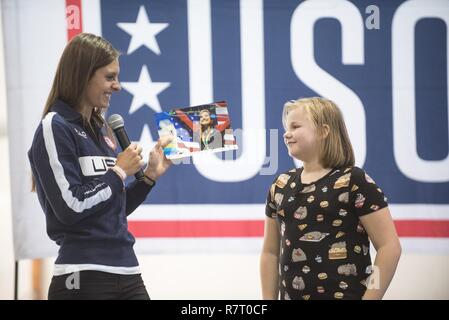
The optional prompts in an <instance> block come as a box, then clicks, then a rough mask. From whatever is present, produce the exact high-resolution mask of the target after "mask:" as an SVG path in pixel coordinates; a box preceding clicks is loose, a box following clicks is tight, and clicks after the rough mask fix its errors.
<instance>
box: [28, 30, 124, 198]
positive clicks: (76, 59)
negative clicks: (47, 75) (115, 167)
mask: <svg viewBox="0 0 449 320" xmlns="http://www.w3.org/2000/svg"><path fill="white" fill-rule="evenodd" d="M119 55H120V53H119V52H118V51H117V50H116V49H115V48H114V47H113V46H112V44H111V43H110V42H108V41H107V40H106V39H104V38H102V37H99V36H96V35H94V34H90V33H81V34H79V35H77V36H76V37H74V38H73V39H72V40H71V41H70V42H69V43H68V44H67V46H66V47H65V49H64V51H63V53H62V56H61V58H60V60H59V64H58V67H57V69H56V74H55V77H54V80H53V85H52V87H51V90H50V93H49V95H48V98H47V102H46V103H45V107H44V111H43V113H42V118H45V116H46V115H47V113H49V112H50V110H51V108H52V107H53V105H54V104H55V103H56V101H57V100H62V101H64V102H65V103H67V104H68V105H69V106H70V107H72V108H74V109H75V110H80V108H81V103H82V99H83V98H84V96H85V94H86V90H87V87H88V83H89V80H90V79H91V78H92V77H93V76H94V74H95V71H97V70H98V69H99V68H102V67H104V66H107V65H108V64H110V63H112V62H113V61H114V60H115V59H117V58H118V57H119ZM83 120H84V122H85V125H90V124H91V123H94V124H95V125H97V126H99V127H101V126H103V125H104V124H105V121H104V119H103V116H102V114H101V109H100V108H94V110H93V112H92V115H91V118H90V121H91V122H90V123H89V121H88V119H83ZM109 131H110V130H109ZM35 187H36V184H35V180H34V177H32V187H31V190H32V191H35Z"/></svg>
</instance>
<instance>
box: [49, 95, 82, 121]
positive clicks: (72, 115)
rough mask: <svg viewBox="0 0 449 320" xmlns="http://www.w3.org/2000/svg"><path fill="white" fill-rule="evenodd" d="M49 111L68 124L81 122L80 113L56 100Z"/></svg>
mask: <svg viewBox="0 0 449 320" xmlns="http://www.w3.org/2000/svg"><path fill="white" fill-rule="evenodd" d="M51 111H53V112H57V113H58V114H59V115H60V116H62V117H63V118H64V119H66V120H67V121H69V122H81V123H82V122H83V117H82V115H81V113H79V112H78V111H76V110H75V109H74V108H72V107H71V106H70V105H68V104H67V103H65V102H64V101H62V100H56V103H55V104H54V105H53V107H51Z"/></svg>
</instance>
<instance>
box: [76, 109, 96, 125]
mask: <svg viewBox="0 0 449 320" xmlns="http://www.w3.org/2000/svg"><path fill="white" fill-rule="evenodd" d="M76 111H78V112H79V113H81V115H82V116H83V119H85V120H86V121H87V122H88V123H90V118H91V116H92V112H93V107H88V106H86V105H84V106H81V107H79V108H77V109H76Z"/></svg>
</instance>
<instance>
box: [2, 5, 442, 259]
mask: <svg viewBox="0 0 449 320" xmlns="http://www.w3.org/2000/svg"><path fill="white" fill-rule="evenodd" d="M1 4H2V10H3V15H4V16H3V21H4V27H3V30H4V39H5V50H6V51H5V55H6V59H7V61H6V68H7V90H8V97H7V98H8V117H9V118H8V120H9V122H8V123H9V138H10V157H11V164H12V166H11V167H12V168H11V179H12V182H11V183H12V197H13V198H12V203H13V215H14V220H13V221H14V240H15V250H16V257H17V258H19V259H20V258H32V257H40V256H48V255H54V253H55V249H56V248H55V246H54V245H52V244H51V243H50V241H49V240H47V238H46V234H45V226H44V215H43V213H42V210H41V209H40V207H39V204H38V202H37V199H36V196H35V195H34V194H31V193H30V192H29V189H30V184H29V181H30V169H29V165H28V161H27V158H26V152H27V150H28V148H29V146H30V144H31V139H32V134H33V132H34V130H35V128H36V126H37V123H38V121H39V119H40V114H41V112H42V108H43V105H44V102H45V99H46V96H47V94H48V91H49V88H50V85H51V82H52V77H53V75H54V72H55V69H56V64H57V62H58V59H59V56H60V54H61V52H62V49H63V48H64V46H65V44H66V43H67V41H68V39H70V38H71V37H72V36H74V35H75V34H77V33H79V32H92V33H96V34H99V35H102V36H104V37H105V38H106V39H108V40H109V41H110V42H112V44H113V45H114V46H115V47H116V48H117V49H119V50H120V51H121V52H122V53H123V54H122V56H121V58H120V65H121V73H120V80H121V83H122V87H123V90H122V91H121V92H120V93H118V94H116V95H115V96H114V98H113V99H112V104H111V107H110V110H109V113H110V114H112V113H119V114H121V115H122V116H123V117H124V119H125V123H126V127H127V130H128V134H129V135H130V138H131V139H132V140H134V141H137V142H139V143H140V144H141V145H142V146H143V147H144V149H145V153H148V151H149V150H150V148H151V147H152V146H153V145H154V143H155V141H156V140H157V128H156V126H155V122H154V113H156V112H161V111H168V110H170V109H173V108H174V107H187V106H194V105H199V104H204V103H209V102H212V101H221V100H227V101H228V108H229V109H228V110H229V115H230V117H231V121H232V127H233V128H240V129H241V130H240V131H239V130H237V131H238V132H240V134H239V135H238V143H239V151H238V153H237V154H233V155H231V156H233V157H232V158H233V159H231V160H226V156H224V157H223V158H220V157H217V156H216V155H214V154H207V155H205V156H202V157H197V156H196V157H194V158H189V161H187V162H184V163H181V164H178V165H174V166H173V167H172V168H171V169H170V171H169V172H168V173H167V174H166V175H165V176H164V177H162V178H161V179H160V181H158V184H157V187H156V188H155V189H154V190H153V191H152V192H151V194H150V195H149V197H148V199H147V201H146V202H145V204H144V205H142V206H140V207H139V209H138V210H137V211H136V212H135V213H133V214H132V215H131V216H130V217H129V228H130V230H131V231H132V232H133V234H134V235H135V236H136V238H137V243H136V248H137V250H138V252H140V253H167V252H171V253H173V252H217V253H219V252H258V251H259V250H260V248H261V244H262V236H263V220H264V201H265V198H266V195H267V192H268V188H269V185H270V184H271V182H272V180H273V179H274V177H275V175H276V174H279V173H281V172H283V171H286V170H289V169H291V168H293V167H294V166H295V165H298V164H296V163H295V162H294V161H293V160H292V159H291V158H290V157H289V156H288V154H287V151H286V148H285V146H284V145H283V142H282V133H283V129H282V122H281V111H282V106H283V104H284V103H285V102H286V101H287V100H290V99H296V98H299V97H307V96H315V95H320V96H324V97H327V98H329V99H332V100H334V101H335V102H336V103H337V104H338V105H339V106H340V108H341V109H342V111H343V113H344V117H345V120H346V123H347V125H348V130H349V133H350V136H351V140H352V142H353V145H354V148H355V152H356V158H357V165H359V166H361V167H363V168H364V169H365V170H366V171H367V172H368V173H369V174H370V175H371V176H372V177H373V178H374V179H375V180H376V182H377V183H378V184H379V185H380V186H381V187H382V189H383V191H384V192H385V194H386V195H387V197H388V200H389V203H390V209H391V212H392V215H393V218H394V219H395V223H396V226H397V230H398V233H399V235H400V236H401V241H402V244H403V247H404V249H405V250H406V251H409V252H410V251H411V252H429V253H438V252H440V253H441V252H444V253H446V252H448V251H449V157H448V153H449V133H448V132H449V130H448V82H447V77H448V74H447V70H448V57H449V55H448V51H447V44H448V36H447V34H448V33H447V28H448V25H449V3H448V2H447V1H443V0H441V1H440V0H411V1H396V0H391V1H362V0H360V1H344V0H332V1H330V0H327V1H325V0H317V1H296V0H288V1H287V0H285V1H277V0H227V1H211V0H170V1H162V0H161V1H137V0H133V1H119V0H108V1H99V0H84V1H82V0H78V1H76V0H67V1H66V2H62V1H60V2H58V1H49V0H47V1H30V0H18V1H17V0H14V1H13V0H2V2H1Z"/></svg>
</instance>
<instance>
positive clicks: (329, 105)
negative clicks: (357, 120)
mask: <svg viewBox="0 0 449 320" xmlns="http://www.w3.org/2000/svg"><path fill="white" fill-rule="evenodd" d="M299 107H303V108H304V110H305V111H306V113H307V115H308V116H309V117H310V119H311V120H312V121H313V123H314V124H315V127H316V129H317V132H318V134H319V135H324V125H327V126H329V134H328V135H327V136H326V137H325V138H324V139H323V140H322V143H321V152H320V162H321V165H322V166H323V167H324V168H338V167H346V166H354V162H355V159H354V151H353V149H352V145H351V141H350V140H349V135H348V130H347V129H346V125H345V122H344V120H343V115H342V113H341V111H340V109H339V108H338V106H337V105H336V104H335V103H334V102H333V101H331V100H328V99H325V98H320V97H312V98H302V99H298V100H290V101H288V102H287V103H285V105H284V110H283V112H282V123H283V125H284V128H287V126H286V119H287V115H288V114H289V112H290V111H291V110H293V109H296V108H299Z"/></svg>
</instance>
